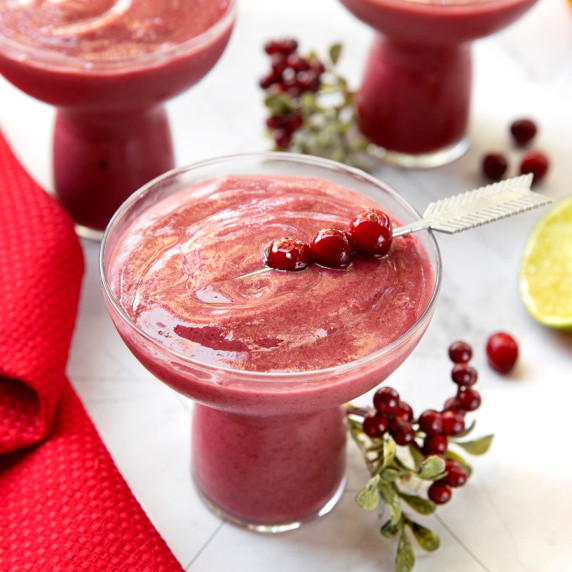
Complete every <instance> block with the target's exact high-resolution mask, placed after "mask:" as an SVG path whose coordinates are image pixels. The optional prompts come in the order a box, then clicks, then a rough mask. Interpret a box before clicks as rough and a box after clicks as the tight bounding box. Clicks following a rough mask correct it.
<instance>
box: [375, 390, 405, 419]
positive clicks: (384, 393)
mask: <svg viewBox="0 0 572 572" xmlns="http://www.w3.org/2000/svg"><path fill="white" fill-rule="evenodd" d="M373 406H374V407H375V409H376V410H377V412H378V413H379V414H380V415H387V416H393V415H394V414H395V413H396V411H397V409H398V407H399V393H397V391H396V390H395V389H393V388H392V387H380V388H379V389H378V390H377V391H376V392H375V394H374V395H373Z"/></svg>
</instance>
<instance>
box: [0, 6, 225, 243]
mask: <svg viewBox="0 0 572 572" xmlns="http://www.w3.org/2000/svg"><path fill="white" fill-rule="evenodd" d="M123 4H125V2H115V7H114V8H117V9H118V10H119V8H120V7H121V6H120V5H123ZM114 8H111V9H110V10H109V11H108V12H106V15H108V14H110V13H111V12H112V11H113V9H114ZM183 9H186V8H185V3H184V2H183V3H181V10H183ZM6 10H8V8H6ZM235 12H236V8H235V1H234V0H230V1H229V4H228V8H227V10H226V11H225V12H224V13H223V14H222V16H221V17H220V19H219V20H218V21H217V22H216V23H215V24H214V25H212V26H211V27H210V28H209V29H207V30H206V31H204V32H203V33H201V34H200V35H198V36H195V37H193V38H191V39H189V40H186V41H185V42H182V43H178V44H177V43H171V44H169V43H165V44H163V45H162V46H161V48H160V49H159V50H156V51H153V52H149V53H134V54H132V55H128V56H121V57H113V58H102V59H98V58H96V57H93V58H91V57H88V56H84V57H80V56H77V57H76V56H71V55H66V54H64V53H62V52H59V51H55V50H52V49H51V48H50V42H49V41H44V43H43V45H42V46H41V47H34V46H33V45H24V44H23V43H17V42H16V41H14V40H12V39H10V38H9V37H8V36H7V35H6V34H0V73H1V74H2V75H3V76H4V77H5V78H6V79H7V80H8V81H10V82H11V83H13V84H14V85H15V86H16V87H18V88H19V89H21V90H22V91H24V92H25V93H27V94H29V95H31V96H32V97H34V98H36V99H39V100H41V101H43V102H45V103H48V104H51V105H54V106H55V107H56V120H55V129H54V138H53V172H54V187H55V189H54V190H55V193H56V195H57V197H58V199H59V200H60V202H61V203H62V205H63V206H64V208H65V209H66V210H67V211H68V212H69V213H70V215H71V216H72V218H73V219H74V221H75V222H76V225H77V228H78V232H79V233H80V234H82V235H84V236H89V237H93V238H101V235H102V233H103V230H104V229H105V227H106V225H107V223H108V222H109V220H110V218H111V216H112V215H113V213H114V212H115V211H116V210H117V208H118V207H119V206H120V205H121V203H123V201H124V200H125V199H126V198H127V197H128V196H129V195H130V194H131V193H132V192H133V191H135V190H137V189H138V188H140V187H141V186H142V185H144V184H145V183H147V182H148V181H150V180H151V179H153V178H155V177H157V176H158V175H160V174H162V173H164V172H165V171H168V170H169V169H172V168H173V167H174V166H175V164H174V154H173V145H172V140H171V132H170V128H169V122H168V118H167V114H166V111H165V107H164V102H165V101H166V100H167V99H169V98H172V97H174V96H175V95H177V94H179V93H181V92H183V91H184V90H186V89H188V88H190V87H191V86H192V85H194V84H195V83H197V82H198V81H199V80H200V79H201V78H202V77H203V76H204V75H205V74H206V73H207V72H208V71H209V70H210V69H211V68H212V67H213V66H214V65H215V63H216V62H217V61H218V59H219V58H220V56H221V54H222V53H223V51H224V49H225V46H226V44H227V42H228V40H229V37H230V34H231V30H232V27H233V23H234V19H235ZM103 17H104V15H102V18H103ZM52 29H53V28H52ZM53 33H54V35H55V31H54V32H53ZM76 41H79V42H81V39H80V40H76ZM191 111H192V110H191Z"/></svg>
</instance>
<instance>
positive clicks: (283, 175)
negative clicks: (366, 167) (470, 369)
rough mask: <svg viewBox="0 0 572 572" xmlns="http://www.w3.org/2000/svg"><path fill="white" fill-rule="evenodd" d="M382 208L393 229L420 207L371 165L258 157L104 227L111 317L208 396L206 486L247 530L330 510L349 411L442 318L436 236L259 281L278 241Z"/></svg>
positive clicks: (140, 346) (162, 373)
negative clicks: (370, 170) (437, 315)
mask: <svg viewBox="0 0 572 572" xmlns="http://www.w3.org/2000/svg"><path fill="white" fill-rule="evenodd" d="M371 206H375V207H376V208H382V209H384V210H385V211H386V212H388V213H391V217H392V218H393V221H394V224H400V223H408V222H412V221H414V220H417V219H418V218H419V215H418V214H417V212H416V211H415V210H414V209H413V207H411V206H410V205H409V204H408V203H407V202H406V201H405V200H404V199H402V198H401V197H400V196H399V195H398V194H397V193H395V192H394V191H393V190H391V189H390V188H388V187H387V186H385V185H384V184H382V183H380V182H378V181H377V180H376V179H374V178H372V177H370V176H369V175H367V174H365V173H362V172H361V171H357V170H355V169H351V168H349V167H347V166H344V165H340V164H338V163H335V162H332V161H328V160H324V159H318V158H312V157H307V156H297V155H293V154H280V153H265V154H247V155H238V156H230V157H222V158H217V159H213V160H210V161H205V162H202V163H198V164H195V165H191V166H189V167H186V168H182V169H178V170H174V171H171V172H169V173H167V174H166V175H164V176H161V177H159V178H157V179H155V180H154V181H152V182H151V183H149V184H148V185H146V186H144V187H143V188H142V189H141V190H139V191H138V192H137V193H135V194H134V195H133V196H132V197H130V199H128V200H127V201H126V202H125V203H124V205H123V206H122V207H121V208H120V209H119V211H118V212H117V213H116V215H115V216H114V218H113V219H112V221H111V223H110V225H109V227H108V229H107V230H106V233H105V235H104V238H103V242H102V248H101V275H102V281H103V287H104V292H105V296H106V301H107V305H108V308H109V312H110V315H111V318H112V320H113V322H114V324H115V326H116V328H117V330H118V331H119V333H120V335H121V337H122V338H123V340H124V341H125V343H126V344H127V346H128V347H129V349H130V350H131V351H132V353H133V354H134V355H135V356H136V357H137V359H138V360H139V361H140V362H141V363H142V364H143V365H144V366H145V367H146V368H147V369H148V370H149V371H150V372H152V373H153V374H154V375H155V376H156V377H157V378H158V379H160V380H161V381H163V382H164V383H166V384H167V385H169V386H170V387H172V388H173V389H175V390H176V391H178V392H180V393H182V394H183V395H186V396H188V397H190V398H191V399H192V400H194V409H193V430H192V466H193V477H194V481H195V484H196V486H197V488H198V490H199V492H200V494H201V496H202V498H203V499H204V501H205V502H206V503H207V505H208V506H209V507H211V509H213V510H214V511H215V512H217V513H218V514H220V515H221V516H223V517H224V518H225V519H227V520H229V521H231V522H233V523H236V524H238V525H240V526H243V527H246V528H249V529H253V530H257V531H261V532H280V531H284V530H290V529H293V528H296V527H299V526H300V525H301V524H303V523H304V522H307V521H309V520H311V519H314V518H316V517H318V516H321V515H323V514H326V513H327V512H328V511H330V510H331V509H332V508H333V506H334V505H335V503H336V502H337V500H338V499H339V497H340V495H341V494H342V491H343V488H344V483H345V444H346V422H345V409H344V407H343V405H344V404H345V403H347V402H348V401H350V400H352V399H354V398H356V397H357V396H359V395H362V394H363V393H365V392H367V391H369V390H370V389H372V388H374V387H375V386H377V385H378V384H380V383H381V382H382V381H383V380H385V379H386V378H387V376H388V375H390V374H391V373H392V372H393V371H394V370H395V369H396V368H397V367H398V366H399V365H400V364H401V363H402V362H403V361H404V360H405V359H406V357H407V356H408V355H409V354H410V353H411V351H412V350H413V349H414V347H415V346H416V345H417V343H418V342H419V340H420V339H421V337H422V336H423V334H424V332H425V331H426V328H427V326H428V325H429V322H430V320H431V317H432V315H433V312H434V309H435V305H436V301H437V297H438V292H439V286H440V280H441V265H440V257H439V251H438V248H437V245H436V242H435V240H434V238H433V236H432V234H431V233H430V232H428V231H422V232H420V233H417V234H415V235H405V236H403V237H399V238H396V239H394V241H393V245H392V248H391V251H390V252H389V254H387V255H386V256H385V257H383V258H380V259H373V258H365V257H363V258H362V257H359V256H357V257H355V258H354V260H353V262H352V263H351V264H350V266H348V267H347V268H343V269H332V268H324V267H322V266H319V265H317V264H314V265H311V266H310V267H308V268H306V269H305V270H303V271H296V272H294V271H292V272H289V271H281V270H270V271H268V272H264V273H261V274H254V275H250V273H252V272H254V271H256V270H259V269H261V268H264V256H263V253H264V249H265V247H266V245H267V244H268V242H269V241H271V240H273V239H275V238H280V237H282V236H290V237H293V238H299V239H300V240H304V241H310V240H311V239H312V237H313V236H314V235H315V233H316V232H317V231H318V230H320V229H321V228H324V227H336V228H342V229H343V228H345V227H347V225H348V223H349V221H350V220H351V218H353V216H355V215H356V214H357V213H358V212H360V211H362V210H364V208H367V207H371Z"/></svg>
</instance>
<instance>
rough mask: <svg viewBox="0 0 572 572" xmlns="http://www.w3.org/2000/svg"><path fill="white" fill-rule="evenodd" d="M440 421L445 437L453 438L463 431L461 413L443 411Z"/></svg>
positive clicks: (463, 419)
mask: <svg viewBox="0 0 572 572" xmlns="http://www.w3.org/2000/svg"><path fill="white" fill-rule="evenodd" d="M441 419H442V422H443V433H444V434H445V435H449V436H451V437H455V436H457V435H460V434H461V433H462V432H463V431H464V430H465V416H464V415H463V413H462V412H461V411H444V412H443V414H442V415H441Z"/></svg>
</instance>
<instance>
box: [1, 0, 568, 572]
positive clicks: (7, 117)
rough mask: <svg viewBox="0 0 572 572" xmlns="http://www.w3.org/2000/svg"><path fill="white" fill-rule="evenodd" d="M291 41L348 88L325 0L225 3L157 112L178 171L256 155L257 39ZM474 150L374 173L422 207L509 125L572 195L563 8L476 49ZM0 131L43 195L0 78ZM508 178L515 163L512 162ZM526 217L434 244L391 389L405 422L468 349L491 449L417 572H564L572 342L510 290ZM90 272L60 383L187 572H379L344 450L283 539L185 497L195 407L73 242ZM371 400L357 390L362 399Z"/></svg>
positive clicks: (27, 110) (37, 136)
mask: <svg viewBox="0 0 572 572" xmlns="http://www.w3.org/2000/svg"><path fill="white" fill-rule="evenodd" d="M283 35H293V36H296V37H297V38H298V39H299V40H300V42H301V44H302V47H303V49H304V50H309V49H310V48H316V49H318V50H319V51H325V50H326V48H327V46H328V45H329V44H330V43H333V42H334V41H338V40H341V41H343V42H344V44H345V46H346V51H345V55H344V58H343V60H342V63H341V69H342V71H343V73H344V74H345V75H346V76H347V77H348V78H349V79H350V80H351V82H352V84H353V85H354V86H357V83H358V80H359V77H360V74H361V69H362V66H363V63H364V57H365V53H366V49H367V46H368V44H369V40H370V38H371V32H370V30H369V29H368V28H366V27H365V26H364V25H362V24H361V23H359V22H358V21H357V20H355V19H354V18H353V17H352V16H351V15H350V14H349V13H347V12H346V11H345V10H344V9H343V8H342V7H341V6H340V5H339V4H338V3H337V2H336V1H335V0H312V1H310V2H308V1H305V2H304V1H302V0H273V1H272V2H260V1H259V0H239V18H238V22H237V25H236V29H235V33H234V35H233V37H232V40H231V43H230V45H229V47H228V49H227V51H226V52H225V54H224V56H223V58H222V59H221V61H220V62H219V64H218V65H217V67H216V68H215V70H213V72H212V73H211V74H210V75H209V76H208V77H207V78H206V79H204V80H203V81H202V82H201V83H200V84H199V85H198V86H196V87H195V88H194V89H192V90H191V91H189V92H188V93H186V94H184V95H182V96H180V97H179V98H177V99H176V100H174V101H172V102H170V103H169V113H170V116H171V119H172V124H173V131H174V136H175V144H176V149H177V163H178V164H184V163H189V162H192V161H195V160H197V159H202V158H206V157H209V156H213V155H218V154H226V153H235V152H240V151H255V150H265V149H267V148H268V145H269V143H268V141H267V140H266V139H265V138H264V136H263V128H262V122H263V118H264V114H265V111H264V108H263V106H262V103H261V100H262V94H261V92H260V90H259V88H258V87H257V81H258V78H259V77H260V76H261V75H262V74H263V73H264V71H266V66H267V60H266V58H265V56H264V54H263V52H262V45H263V43H264V42H265V41H266V40H267V39H270V38H274V37H280V36H283ZM474 55H475V84H474V102H473V109H472V118H471V126H470V136H471V139H472V146H471V148H470V150H469V152H468V153H467V154H466V155H465V156H464V157H462V158H461V159H460V160H458V161H456V162H455V163H453V164H451V165H448V166H445V167H441V168H438V169H435V170H430V171H426V170H422V171H404V170H401V169H397V168H394V167H390V166H387V165H382V164H379V166H378V167H377V168H376V174H377V175H378V176H379V177H380V178H382V179H384V180H385V181H386V182H388V183H389V184H391V185H392V186H393V187H394V188H396V189H398V190H399V191H400V192H402V193H403V195H405V196H406V197H407V198H408V199H410V200H411V201H412V202H413V203H414V204H415V205H416V206H417V207H418V208H419V209H420V210H422V209H423V208H424V206H425V205H426V204H427V203H428V202H430V201H431V200H433V199H434V198H436V197H442V196H446V195H448V194H453V193H456V192H460V191H463V190H467V189H469V188H473V187H474V186H478V185H480V184H481V182H482V181H481V180H480V178H479V173H478V169H479V160H480V156H481V155H482V154H483V153H484V152H485V151H487V150H489V149H491V148H498V149H501V150H504V149H507V148H508V137H507V126H508V123H509V122H510V121H511V120H512V119H514V118H516V117H518V116H521V115H527V116H532V117H534V118H535V119H536V120H537V121H538V123H539V125H540V129H541V132H540V135H539V138H538V140H537V146H538V147H540V148H542V149H544V150H545V151H546V152H547V153H548V154H549V156H550V158H551V160H552V168H551V171H550V173H549V176H548V177H547V179H546V180H545V181H544V182H543V183H542V184H541V185H540V186H539V187H538V190H539V191H541V192H543V193H546V194H547V195H549V196H551V197H554V198H559V197H562V196H564V195H566V194H569V193H570V192H571V187H572V161H571V160H570V156H571V153H570V147H571V144H572V103H571V101H572V57H571V56H572V8H570V7H569V6H568V5H567V4H566V2H565V0H539V2H538V4H537V5H536V6H535V7H534V8H533V9H532V10H531V11H530V12H529V13H528V14H526V15H525V16H524V17H523V18H522V19H521V20H520V21H519V22H518V23H516V24H514V25H513V26H512V27H510V28H509V29H507V30H506V31H504V32H502V33H500V34H497V35H496V36H495V37H492V38H487V39H484V40H481V41H479V42H477V43H476V44H475V46H474ZM0 95H1V97H0V101H1V102H2V105H1V106H0V125H1V127H2V129H3V131H4V133H5V135H6V136H7V138H8V139H9V141H10V142H11V143H12V145H13V147H14V149H15V151H16V153H17V154H18V156H19V157H20V158H21V160H22V161H23V162H24V164H25V165H26V167H27V168H28V169H29V170H30V172H31V173H32V174H33V175H34V176H35V177H36V178H37V179H38V180H39V181H40V182H41V183H42V184H44V185H45V186H46V187H47V188H48V189H49V188H51V168H50V139H51V130H52V126H53V110H52V109H51V108H49V107H47V106H45V105H43V104H41V103H38V102H36V101H34V100H32V99H30V98H28V97H27V96H25V95H23V94H22V93H20V92H18V91H17V90H15V89H14V88H13V87H12V86H10V85H9V84H7V83H6V82H5V81H0ZM513 168H514V169H515V168H516V166H515V165H513ZM540 214H541V213H540V212H539V211H533V212H531V213H528V214H526V215H522V216H519V217H517V218H514V219H510V220H506V221H503V222H499V223H496V224H495V225H492V226H488V227H483V228H480V229H477V230H473V231H470V232H468V233H465V234H462V235H457V236H454V237H448V236H439V237H438V238H439V243H440V246H441V249H442V256H443V263H444V276H443V288H442V295H441V300H440V303H439V307H438V310H437V313H436V315H435V318H434V320H433V323H432V324H431V326H430V328H429V331H428V333H427V335H426V336H425V339H424V340H423V342H422V343H421V345H420V346H419V347H418V349H417V350H416V351H415V352H414V354H413V355H412V357H411V358H410V359H409V360H408V362H407V363H406V364H405V365H404V366H403V367H402V368H401V369H400V370H398V371H397V372H396V373H395V374H394V376H393V377H392V378H391V380H390V382H388V383H390V384H391V385H392V386H394V387H395V388H397V389H398V390H399V391H400V392H401V393H402V395H403V396H404V397H405V398H406V399H407V400H408V401H410V402H411V403H412V405H413V406H414V408H415V409H416V411H420V410H421V409H423V408H425V407H432V406H437V407H438V406H440V404H441V403H442V401H443V399H444V398H445V397H447V396H448V395H449V394H450V393H451V392H452V390H453V386H452V384H451V382H450V381H448V375H449V367H450V366H449V363H448V361H447V358H446V348H447V346H448V344H449V343H450V342H451V341H453V340H454V339H458V338H463V339H466V340H467V341H469V342H470V343H472V344H473V345H474V347H475V354H476V356H475V360H474V363H475V365H476V366H477V367H478V369H479V372H480V381H479V383H480V390H481V392H482V394H483V406H482V408H481V409H480V410H479V411H478V414H477V428H476V430H475V434H476V435H479V434H482V435H484V434H486V433H494V434H495V440H494V443H493V446H492V449H491V450H490V451H489V453H488V454H487V455H485V456H484V457H480V458H477V459H475V460H474V463H473V464H474V467H475V474H474V476H473V478H472V479H471V480H470V482H469V484H468V485H467V486H465V487H464V488H463V489H461V490H459V491H458V492H457V493H456V494H455V496H454V499H453V501H452V502H451V503H450V504H448V505H446V506H444V507H442V508H440V509H439V510H438V511H437V514H436V515H435V516H431V517H428V518H424V519H423V521H424V522H426V524H427V525H428V526H429V527H431V528H433V529H434V530H436V531H437V532H438V533H439V534H440V535H441V540H442V545H441V548H440V549H439V550H438V551H437V552H436V553H433V554H425V553H422V552H421V551H420V550H418V551H417V564H416V567H415V570H418V571H437V570H439V571H441V570H445V571H463V572H473V571H474V572H479V571H483V570H487V571H490V572H493V571H494V572H497V571H498V572H520V571H526V572H563V571H565V570H570V569H572V494H571V493H572V463H571V461H570V452H569V451H570V445H569V435H570V432H569V417H570V403H571V401H572V375H571V365H572V359H571V358H572V335H571V334H565V333H559V332H555V331H549V330H547V329H545V328H543V327H542V326H540V325H539V324H537V323H535V322H534V321H533V320H532V319H531V318H530V317H529V316H528V314H527V313H526V311H525V309H524V308H523V306H522V304H521V302H520V299H519V296H518V288H517V279H518V270H519V265H520V258H521V255H522V249H523V245H524V242H525V240H526V237H527V235H528V233H529V231H530V229H531V227H532V226H533V225H534V223H535V221H536V220H537V219H538V217H539V216H540ZM84 247H85V256H86V261H87V273H86V276H85V280H84V286H83V294H82V300H81V307H80V313H79V319H78V322H77V329H76V333H75V338H74V341H73V347H72V351H71V356H70V361H69V376H70V378H71V381H72V383H73V385H74V387H75V388H76V390H77V391H78V392H79V395H80V396H81V398H82V400H83V402H84V403H85V405H86V407H87V410H88V412H89V414H90V415H91V417H92V419H93V420H94V422H95V424H96V426H97V428H98V430H99V432H100V434H101V436H102V438H103V440H104V441H105V443H106V444H107V446H108V447H109V450H110V451H111V454H112V455H113V458H114V459H115V461H116V463H117V465H118V467H119V469H120V470H121V472H122V474H123V475H124V476H125V478H126V480H127V482H128V483H129V485H130V486H131V488H132V490H133V492H134V493H135V495H136V496H137V497H138V499H139V500H140V501H141V503H142V505H143V506H144V508H145V510H146V511H147V513H148V514H149V516H150V518H151V519H152V521H153V522H154V523H155V525H156V526H157V528H158V530H159V531H160V533H161V534H162V535H163V537H164V538H165V540H166V542H167V543H168V545H169V546H170V548H171V549H172V550H173V552H174V554H175V556H176V558H177V559H178V560H179V562H180V563H181V565H182V566H183V568H184V569H185V570H188V571H191V572H211V571H212V572H214V571H217V572H219V571H221V570H223V571H226V570H233V571H237V572H242V571H246V570H248V571H249V572H259V571H260V572H262V571H264V572H266V571H268V570H272V571H273V572H290V571H291V570H296V569H297V570H312V571H316V572H322V571H328V572H341V571H348V572H349V571H352V572H358V571H359V572H370V571H371V572H373V571H379V570H392V569H393V559H394V554H395V548H396V547H395V545H394V543H393V542H391V541H388V540H386V539H383V538H382V537H381V536H380V535H379V534H378V528H379V523H378V522H377V521H376V516H375V514H372V513H366V512H363V511H361V510H360V509H358V508H357V507H355V506H354V503H353V497H354V494H355V492H356V490H357V489H358V488H360V487H361V485H362V484H364V483H365V481H366V479H367V474H366V471H365V468H364V467H363V466H362V464H361V460H360V458H359V456H358V455H357V453H356V451H355V449H354V448H353V446H350V450H349V454H348V461H349V466H348V473H349V481H348V486H347V489H346V492H345V494H344V495H343V498H342V500H341V502H340V504H339V505H338V506H337V507H336V509H335V510H334V511H333V513H331V514H330V515H328V516H327V517H325V518H323V519H321V520H319V521H317V522H314V523H312V524H309V525H307V526H305V527H303V528H302V529H301V530H298V531H295V532H291V533H288V534H284V535H280V536H261V535H256V534H252V533H248V532H245V531H243V530H240V529H237V528H235V527H233V526H231V525H229V524H226V523H224V522H221V521H220V520H219V519H218V518H217V517H216V516H214V515H212V514H211V513H210V512H209V511H208V510H207V509H206V508H205V507H204V506H203V505H202V504H201V501H200V500H199V498H198V496H197V494H196V492H195V491H194V489H193V487H192V484H191V481H190V475H189V466H190V462H191V459H190V453H189V420H190V416H191V414H192V405H191V403H190V402H189V401H187V400H186V399H184V398H183V397H181V396H179V395H177V394H175V393H174V392H172V391H171V390H169V389H167V388H166V387H164V386H162V385H161V384H160V383H159V382H157V381H155V380H154V379H153V378H152V377H151V375H150V374H149V373H147V372H146V371H145V370H144V369H143V368H142V367H141V366H140V365H139V364H138V363H137V361H136V360H135V359H134V358H133V357H132V356H131V355H130V354H129V353H128V351H127V350H126V349H125V347H124V346H123V344H122V342H121V341H120V339H119V337H118V336H117V334H116V333H115V330H114V328H113V326H112V324H111V321H110V319H109V318H108V316H107V312H106V310H105V307H104V303H103V298H102V294H101V292H100V285H99V277H98V269H97V257H98V245H97V244H96V243H93V242H85V243H84ZM498 329H506V330H508V331H511V332H513V333H514V334H515V335H516V337H517V339H518V341H519V343H520V347H521V359H520V361H519V364H518V368H517V370H516V371H515V372H514V373H513V374H512V375H511V376H510V377H502V376H500V375H498V374H495V373H494V372H493V371H492V370H491V369H489V368H488V367H487V365H486V363H485V357H484V343H485V340H486V337H487V336H488V334H490V333H491V332H492V331H495V330H498ZM364 401H367V397H366V398H364Z"/></svg>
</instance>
